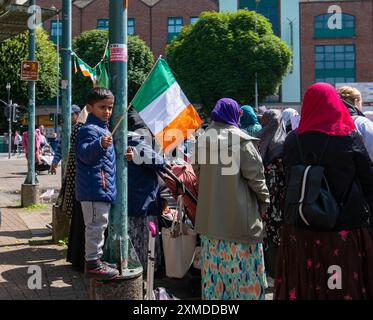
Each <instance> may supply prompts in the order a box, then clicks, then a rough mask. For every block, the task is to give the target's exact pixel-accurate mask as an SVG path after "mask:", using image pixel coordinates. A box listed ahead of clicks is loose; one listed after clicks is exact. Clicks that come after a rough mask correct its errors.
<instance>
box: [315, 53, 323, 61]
mask: <svg viewBox="0 0 373 320" xmlns="http://www.w3.org/2000/svg"><path fill="white" fill-rule="evenodd" d="M315 60H316V61H323V60H324V54H323V53H316V55H315Z"/></svg>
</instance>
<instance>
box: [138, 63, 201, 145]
mask: <svg viewBox="0 0 373 320" xmlns="http://www.w3.org/2000/svg"><path fill="white" fill-rule="evenodd" d="M131 105H132V106H133V107H134V108H135V110H136V111H137V112H138V113H139V115H140V117H141V118H142V119H143V120H144V122H145V124H146V125H147V126H148V128H149V129H150V130H151V132H152V133H153V134H154V136H155V138H156V140H157V141H158V143H159V144H160V145H161V146H162V148H163V150H164V151H166V152H167V151H170V150H172V149H173V148H175V147H176V146H177V145H179V144H181V143H182V142H183V141H184V140H185V139H186V138H188V136H190V135H191V134H192V133H193V132H194V131H195V130H197V129H198V128H199V127H200V125H201V124H202V120H201V118H200V117H199V115H198V113H197V112H196V110H195V109H194V107H193V105H192V104H191V103H190V102H189V101H188V99H187V97H186V96H185V95H184V93H183V91H182V90H181V88H180V86H179V84H178V83H177V82H176V79H175V77H174V75H173V74H172V71H171V69H170V67H169V66H168V64H167V62H166V61H165V60H163V59H161V58H160V59H158V61H157V62H156V64H155V66H154V68H153V70H152V71H151V73H150V74H149V76H148V78H147V79H146V80H145V82H144V84H143V85H142V86H141V88H140V89H139V91H138V93H137V94H136V96H135V98H134V99H133V101H132V103H131Z"/></svg>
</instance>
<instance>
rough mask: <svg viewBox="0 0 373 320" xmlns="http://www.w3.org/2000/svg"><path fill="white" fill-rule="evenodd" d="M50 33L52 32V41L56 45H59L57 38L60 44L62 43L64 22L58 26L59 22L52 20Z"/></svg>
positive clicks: (60, 22)
mask: <svg viewBox="0 0 373 320" xmlns="http://www.w3.org/2000/svg"><path fill="white" fill-rule="evenodd" d="M50 32H51V35H50V39H51V40H52V41H53V42H54V43H55V44H56V43H57V37H58V42H59V43H62V21H59V22H58V24H57V20H52V21H51V30H50Z"/></svg>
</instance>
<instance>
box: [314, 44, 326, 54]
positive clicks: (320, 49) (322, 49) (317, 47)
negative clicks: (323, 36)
mask: <svg viewBox="0 0 373 320" xmlns="http://www.w3.org/2000/svg"><path fill="white" fill-rule="evenodd" d="M315 50H316V52H317V53H322V52H324V47H323V46H316V48H315Z"/></svg>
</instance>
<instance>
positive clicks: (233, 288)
mask: <svg viewBox="0 0 373 320" xmlns="http://www.w3.org/2000/svg"><path fill="white" fill-rule="evenodd" d="M240 115H241V110H240V107H239V105H238V103H237V102H236V101H234V100H232V99H228V98H224V99H221V100H219V101H218V102H217V104H216V106H215V108H214V110H213V111H212V113H211V119H212V123H211V125H210V126H209V127H208V128H207V130H206V132H205V133H204V134H203V135H202V136H200V137H199V138H198V141H197V149H196V152H195V161H194V166H193V167H194V170H195V172H196V174H197V176H198V177H199V194H198V205H197V214H196V224H195V227H196V231H197V232H198V233H199V234H200V235H201V249H202V250H201V261H202V265H201V270H202V299H204V300H233V299H242V300H257V299H264V298H265V295H264V292H265V288H266V286H267V282H266V277H265V270H264V258H263V246H262V240H263V223H262V214H263V213H264V212H265V211H266V209H267V206H268V204H269V193H268V189H267V186H266V183H265V177H264V168H263V164H262V160H261V157H260V155H259V153H258V151H257V149H256V147H255V145H256V144H257V142H258V140H257V139H255V138H253V137H251V136H249V135H247V134H246V133H245V132H243V131H241V130H240V129H239V118H240Z"/></svg>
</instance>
